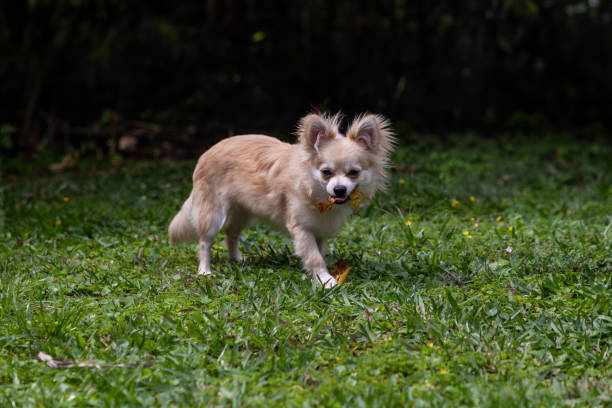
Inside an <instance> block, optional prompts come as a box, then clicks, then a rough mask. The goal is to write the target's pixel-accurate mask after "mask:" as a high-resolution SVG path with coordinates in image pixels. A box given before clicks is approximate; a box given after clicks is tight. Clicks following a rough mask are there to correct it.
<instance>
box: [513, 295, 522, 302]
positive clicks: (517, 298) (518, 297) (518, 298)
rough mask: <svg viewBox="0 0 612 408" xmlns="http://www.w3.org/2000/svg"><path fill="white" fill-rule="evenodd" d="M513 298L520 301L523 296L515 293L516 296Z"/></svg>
mask: <svg viewBox="0 0 612 408" xmlns="http://www.w3.org/2000/svg"><path fill="white" fill-rule="evenodd" d="M514 300H516V301H517V302H520V301H521V300H523V297H522V296H518V295H516V296H515V297H514Z"/></svg>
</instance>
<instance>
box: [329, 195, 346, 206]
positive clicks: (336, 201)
mask: <svg viewBox="0 0 612 408" xmlns="http://www.w3.org/2000/svg"><path fill="white" fill-rule="evenodd" d="M330 199H332V200H334V204H344V203H346V202H347V201H348V200H349V199H350V197H349V196H345V197H331V196H330Z"/></svg>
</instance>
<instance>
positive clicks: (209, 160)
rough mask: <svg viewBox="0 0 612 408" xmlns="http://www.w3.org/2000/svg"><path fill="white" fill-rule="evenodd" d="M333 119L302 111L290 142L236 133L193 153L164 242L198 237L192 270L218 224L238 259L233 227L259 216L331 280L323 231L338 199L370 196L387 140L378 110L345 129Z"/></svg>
mask: <svg viewBox="0 0 612 408" xmlns="http://www.w3.org/2000/svg"><path fill="white" fill-rule="evenodd" d="M339 124H340V116H339V115H335V116H328V115H319V114H310V115H307V116H305V117H304V118H302V119H301V121H300V125H299V129H298V138H299V140H298V142H297V143H296V144H288V143H283V142H281V141H280V140H278V139H275V138H272V137H269V136H263V135H244V136H234V137H230V138H228V139H225V140H223V141H221V142H219V143H217V144H216V145H214V146H213V147H211V148H210V149H209V150H208V151H206V152H205V153H204V154H202V156H201V157H200V159H199V160H198V163H197V165H196V168H195V171H194V173H193V190H192V191H191V194H190V195H189V198H187V200H186V201H185V203H184V204H183V206H182V208H181V210H180V211H179V212H178V214H176V216H175V217H174V219H173V220H172V222H171V223H170V227H169V228H168V236H169V238H170V244H171V245H175V244H177V243H180V242H184V241H189V240H198V242H199V249H200V266H199V268H198V273H199V274H203V275H207V274H210V273H211V269H210V248H211V245H212V242H213V240H214V238H215V236H216V235H217V234H218V233H219V231H220V230H221V229H224V231H225V239H226V244H227V248H228V251H229V256H230V258H231V259H234V260H236V261H241V260H242V255H241V254H240V250H239V249H238V238H239V235H240V231H241V230H242V229H244V228H246V227H248V226H249V225H251V224H253V223H254V222H255V221H257V220H260V221H264V222H266V223H268V224H271V225H272V226H274V227H276V228H278V229H280V230H282V231H285V232H287V233H289V235H290V236H291V237H292V238H293V244H294V249H295V253H296V254H297V255H298V256H299V257H300V258H301V260H302V263H303V265H304V268H305V269H306V270H307V271H308V273H309V274H310V275H311V276H312V278H313V279H315V280H316V281H318V282H320V283H321V284H323V285H324V286H325V287H333V286H335V285H336V284H337V282H336V280H335V279H334V278H333V277H332V276H331V275H330V274H329V273H328V271H327V267H326V266H325V258H324V256H325V246H326V242H327V239H328V238H329V237H331V236H333V235H334V234H336V233H337V232H338V231H339V230H340V228H341V227H342V225H343V224H344V222H345V221H346V219H347V217H348V216H349V215H350V214H351V213H352V211H353V208H352V206H351V205H342V204H345V203H346V202H347V201H349V200H350V197H351V196H354V194H356V193H358V192H359V194H360V195H362V196H365V197H366V198H372V196H373V195H374V193H376V191H377V190H380V189H382V188H383V187H384V184H385V179H386V174H387V167H388V164H389V154H390V152H391V150H392V149H393V146H394V141H395V139H394V136H393V133H392V131H391V129H390V124H389V122H388V121H387V120H386V119H385V118H383V117H382V116H379V115H372V114H367V115H361V116H359V117H357V118H356V119H355V120H354V121H353V123H352V124H351V126H350V127H349V128H348V132H347V135H346V136H344V135H342V134H341V133H340V131H339V129H338V127H339ZM357 189H358V190H357Z"/></svg>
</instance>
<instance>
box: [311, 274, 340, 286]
mask: <svg viewBox="0 0 612 408" xmlns="http://www.w3.org/2000/svg"><path fill="white" fill-rule="evenodd" d="M315 280H316V281H317V283H319V284H321V285H323V287H324V288H326V289H330V288H333V287H334V286H336V285H338V282H337V281H336V279H335V278H334V277H333V276H331V275H330V274H329V273H327V272H324V273H319V274H317V276H316V277H315Z"/></svg>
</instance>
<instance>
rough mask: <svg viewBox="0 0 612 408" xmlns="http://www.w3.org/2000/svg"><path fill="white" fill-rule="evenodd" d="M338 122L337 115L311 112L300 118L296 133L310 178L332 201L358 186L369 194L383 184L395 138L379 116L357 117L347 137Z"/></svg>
mask: <svg viewBox="0 0 612 408" xmlns="http://www.w3.org/2000/svg"><path fill="white" fill-rule="evenodd" d="M339 124H340V115H338V114H336V115H334V116H327V115H317V114H310V115H308V116H305V117H304V118H302V120H301V122H300V127H299V131H298V133H299V137H300V143H301V145H302V147H303V149H304V150H305V152H306V153H307V155H308V161H309V165H310V171H311V174H312V177H313V178H314V179H315V180H316V181H317V182H318V183H319V184H320V186H321V188H322V189H324V190H325V191H326V193H327V194H328V195H329V196H330V197H332V199H333V201H334V203H336V204H343V203H345V202H347V201H348V200H349V196H350V194H351V193H352V192H353V191H354V190H355V189H356V188H357V187H359V189H360V191H363V192H364V193H365V194H366V195H368V196H369V197H371V196H372V195H373V194H374V193H375V192H376V190H378V189H380V188H383V187H384V182H385V179H386V168H387V167H388V163H389V154H390V152H391V150H392V149H393V146H394V144H395V138H394V136H393V133H392V132H391V130H390V124H389V122H388V121H387V120H386V119H385V118H383V117H382V116H379V115H372V114H365V115H361V116H359V117H357V118H356V119H355V120H354V121H353V123H352V124H351V126H349V129H348V132H347V136H344V135H342V134H341V133H340V131H339V130H338V127H339Z"/></svg>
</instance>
